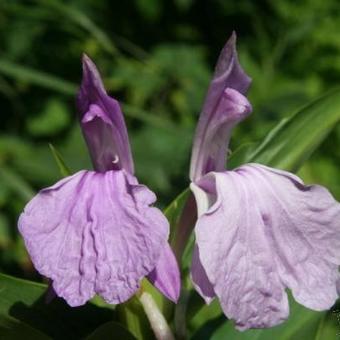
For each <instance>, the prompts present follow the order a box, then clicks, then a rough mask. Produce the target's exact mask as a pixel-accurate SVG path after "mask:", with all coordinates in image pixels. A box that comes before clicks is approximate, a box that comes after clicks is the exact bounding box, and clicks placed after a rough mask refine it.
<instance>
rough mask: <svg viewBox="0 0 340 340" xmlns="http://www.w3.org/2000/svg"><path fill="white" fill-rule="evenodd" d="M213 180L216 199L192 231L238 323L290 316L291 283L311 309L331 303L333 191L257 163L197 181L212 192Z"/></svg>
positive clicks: (335, 241) (336, 211) (335, 255)
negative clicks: (288, 290) (308, 184)
mask: <svg viewBox="0 0 340 340" xmlns="http://www.w3.org/2000/svg"><path fill="white" fill-rule="evenodd" d="M213 185H215V202H212V203H211V204H210V208H209V209H208V210H207V211H206V212H205V213H204V214H203V215H201V217H200V218H199V219H198V222H197V225H196V229H195V230H196V238H197V244H198V247H199V252H200V254H199V256H200V261H201V263H202V265H203V267H204V269H205V272H206V274H207V276H208V278H209V281H210V282H211V284H212V285H213V287H214V291H215V293H216V295H217V296H218V297H219V299H220V301H221V306H222V308H223V310H224V312H225V314H226V315H227V316H228V317H229V318H232V319H234V320H235V322H236V325H237V327H238V328H239V329H247V328H258V327H270V326H274V325H277V324H279V323H280V322H282V321H283V320H284V319H285V318H287V316H288V302H287V295H286V293H285V288H286V287H288V288H290V289H291V290H292V293H293V296H294V298H295V299H296V300H297V301H298V302H299V303H301V304H303V305H305V306H306V307H308V308H311V309H314V310H324V309H329V308H330V307H331V306H332V305H333V304H334V302H335V300H336V299H337V296H338V295H337V291H336V283H337V281H338V279H339V273H338V265H339V264H340V204H339V203H338V202H336V201H335V200H334V198H333V197H332V196H331V194H330V193H329V192H328V191H327V190H326V189H325V188H323V187H320V186H305V185H304V184H303V182H302V181H301V180H300V179H299V178H298V177H296V176H295V175H292V174H290V173H288V172H285V171H280V170H275V169H271V168H268V167H265V166H261V165H257V164H248V165H245V166H242V167H240V168H238V169H236V170H235V171H227V172H225V173H211V174H209V175H207V176H205V177H204V178H203V180H202V181H201V182H200V183H199V186H200V187H201V189H203V190H206V191H207V192H209V195H210V196H211V195H212V192H211V187H212V186H213ZM205 187H207V189H205ZM196 197H197V198H198V199H201V198H200V197H201V196H200V195H196ZM205 200H206V199H205ZM198 205H199V204H198Z"/></svg>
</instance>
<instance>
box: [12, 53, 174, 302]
mask: <svg viewBox="0 0 340 340" xmlns="http://www.w3.org/2000/svg"><path fill="white" fill-rule="evenodd" d="M77 103H78V109H79V113H80V115H79V118H80V124H81V128H82V131H83V134H84V137H85V140H86V142H87V145H88V149H89V151H90V155H91V158H92V162H93V165H94V168H95V171H86V170H83V171H79V172H77V173H76V174H74V175H73V176H69V177H67V178H65V179H62V180H61V181H59V182H57V183H56V184H55V185H53V186H52V187H49V188H46V189H43V190H41V191H40V192H39V193H38V194H37V195H36V196H35V197H34V198H33V199H32V200H31V201H30V202H29V203H28V204H27V206H26V207H25V210H24V212H23V213H22V214H21V216H20V219H19V230H20V232H21V234H22V236H23V237H24V239H25V244H26V247H27V249H28V252H29V254H30V256H31V259H32V261H33V263H34V266H35V268H36V269H37V270H38V271H39V272H40V273H41V274H42V275H44V276H47V277H48V278H50V279H52V281H53V289H54V290H55V292H56V294H57V295H58V296H60V297H63V298H64V299H65V300H66V301H67V302H68V304H69V305H71V306H79V305H82V304H84V303H86V301H88V300H89V299H91V298H92V297H93V296H94V295H95V294H99V295H101V296H102V297H103V298H104V299H105V300H106V301H107V302H108V303H113V304H118V303H121V302H124V301H126V300H127V299H129V298H130V297H131V296H132V295H133V294H134V293H136V291H137V290H138V289H139V286H140V281H141V280H142V279H143V278H144V277H145V276H147V277H148V279H149V280H150V281H151V282H152V283H153V284H154V285H155V286H156V287H157V288H158V289H159V290H160V291H161V292H162V293H163V294H164V295H165V296H167V297H168V298H169V299H171V300H173V301H177V299H178V295H179V290H180V279H179V270H178V267H177V263H176V260H175V257H174V255H173V253H172V251H171V249H170V246H169V244H168V242H167V239H168V235H169V224H168V221H167V220H166V218H165V216H164V215H163V214H162V213H161V211H160V210H158V209H157V208H155V207H152V204H153V203H154V202H155V201H156V196H155V194H154V193H153V192H152V191H150V190H149V189H148V188H147V187H146V186H144V185H141V184H139V183H138V181H137V178H136V177H135V176H134V166H133V161H132V156H131V152H130V146H129V140H128V135H127V130H126V126H125V123H124V118H123V115H122V112H121V110H120V107H119V104H118V102H117V101H116V100H114V99H113V98H110V97H109V96H108V95H107V93H106V91H105V89H104V86H103V84H102V81H101V78H100V75H99V73H98V71H97V69H96V67H95V65H94V64H93V63H92V61H91V60H90V59H89V58H88V57H87V56H84V58H83V81H82V84H81V87H80V91H79V95H78V101H77Z"/></svg>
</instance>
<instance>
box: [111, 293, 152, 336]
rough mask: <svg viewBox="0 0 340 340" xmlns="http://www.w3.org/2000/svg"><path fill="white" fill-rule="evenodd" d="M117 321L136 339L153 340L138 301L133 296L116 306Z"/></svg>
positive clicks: (148, 324)
mask: <svg viewBox="0 0 340 340" xmlns="http://www.w3.org/2000/svg"><path fill="white" fill-rule="evenodd" d="M117 312H118V315H119V321H120V322H121V323H122V324H123V325H124V326H125V327H126V328H127V329H128V330H129V331H130V332H131V333H132V334H133V335H134V336H135V337H136V338H137V339H138V340H148V339H152V338H153V336H152V335H153V333H152V330H151V327H150V323H149V321H148V319H147V317H146V315H145V312H144V309H143V306H142V305H141V303H140V301H139V299H138V298H137V297H136V296H133V297H132V298H131V299H130V300H128V301H127V302H124V303H122V304H119V305H117Z"/></svg>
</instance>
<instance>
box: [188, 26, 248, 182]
mask: <svg viewBox="0 0 340 340" xmlns="http://www.w3.org/2000/svg"><path fill="white" fill-rule="evenodd" d="M250 83H251V79H250V78H249V77H248V76H247V74H246V73H245V72H244V71H243V69H242V68H241V66H240V64H239V61H238V56H237V51H236V34H235V32H233V34H232V35H231V37H230V38H229V40H228V41H227V43H226V44H225V46H224V48H223V49H222V51H221V54H220V56H219V58H218V61H217V64H216V68H215V73H214V76H213V79H212V81H211V83H210V85H209V89H208V92H207V96H206V98H205V101H204V104H203V108H202V112H201V114H200V118H199V121H198V125H197V129H196V134H195V139H194V144H193V149H192V156H191V167H190V179H191V180H193V181H195V180H198V179H199V178H200V177H201V176H203V175H204V174H206V173H207V172H209V171H222V170H224V166H225V161H226V159H225V154H226V150H227V147H228V146H227V143H228V141H229V134H230V130H231V128H232V126H234V125H235V124H236V123H237V122H238V121H240V120H241V119H243V118H244V117H245V116H246V113H244V114H243V115H241V116H238V114H237V115H236V116H235V115H233V111H231V112H230V108H229V106H230V104H231V103H230V102H234V103H239V102H240V103H242V104H241V105H242V106H246V107H247V110H246V111H248V110H249V112H250V111H251V106H250V104H249V103H248V101H247V100H246V99H245V100H244V99H242V100H241V101H239V98H241V97H239V96H237V95H236V93H240V95H245V94H246V92H247V90H248V88H249V86H250ZM228 88H229V89H233V90H235V91H231V92H230V91H229V95H228V93H227V95H226V90H227V89H228ZM232 96H236V97H239V98H234V99H233V98H229V100H226V99H228V97H232ZM226 97H227V98H226ZM241 111H242V110H241ZM249 112H247V113H249ZM221 115H222V116H223V118H222V117H221ZM227 117H228V118H227ZM235 118H238V119H235ZM221 119H223V120H224V121H225V120H226V122H225V124H223V125H224V128H223V133H221V132H222V131H221V130H220V131H219V133H218V134H219V136H218V137H217V138H216V139H214V138H213V137H212V136H214V134H215V133H217V130H216V126H217V125H216V122H218V121H221ZM228 131H229V132H228ZM222 141H223V143H222ZM211 148H213V149H217V150H214V151H213V154H212V155H210V154H209V152H208V151H209V150H210V149H211ZM222 163H223V168H221V169H220V167H221V164H222Z"/></svg>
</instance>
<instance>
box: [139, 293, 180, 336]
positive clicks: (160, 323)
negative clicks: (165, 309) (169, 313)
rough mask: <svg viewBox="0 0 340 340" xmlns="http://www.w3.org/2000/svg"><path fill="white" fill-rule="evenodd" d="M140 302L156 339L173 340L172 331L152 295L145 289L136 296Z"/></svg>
mask: <svg viewBox="0 0 340 340" xmlns="http://www.w3.org/2000/svg"><path fill="white" fill-rule="evenodd" d="M138 298H139V301H140V303H141V304H142V306H143V309H144V312H145V314H146V316H147V318H148V319H149V322H150V325H151V328H152V330H153V332H154V334H155V336H156V339H158V340H175V337H174V336H173V334H172V331H171V329H170V327H169V325H168V323H167V321H166V319H165V317H164V315H163V314H162V313H161V311H160V310H159V308H158V306H157V304H156V302H155V300H154V299H153V297H152V295H151V294H150V293H148V292H146V291H142V292H141V293H140V295H139V296H138Z"/></svg>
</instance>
